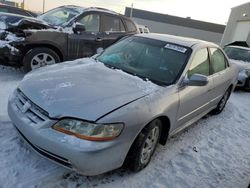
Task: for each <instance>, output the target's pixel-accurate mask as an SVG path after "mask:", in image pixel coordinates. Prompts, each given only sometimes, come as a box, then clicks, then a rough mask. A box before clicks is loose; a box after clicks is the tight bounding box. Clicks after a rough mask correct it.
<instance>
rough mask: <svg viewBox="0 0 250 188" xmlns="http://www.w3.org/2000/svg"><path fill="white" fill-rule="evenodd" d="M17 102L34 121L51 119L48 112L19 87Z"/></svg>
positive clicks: (18, 106) (22, 111) (39, 121)
mask: <svg viewBox="0 0 250 188" xmlns="http://www.w3.org/2000/svg"><path fill="white" fill-rule="evenodd" d="M15 104H16V107H17V108H18V109H19V110H20V112H21V113H23V114H25V116H26V117H27V118H28V119H29V120H30V121H31V122H32V123H35V124H38V123H41V122H44V121H46V120H47V119H49V114H48V112H46V111H44V110H43V109H41V108H40V107H38V106H37V105H35V104H34V103H33V102H32V101H31V100H29V99H28V98H27V97H26V96H25V95H24V94H23V93H22V92H21V91H20V90H19V89H18V90H17V94H16V98H15Z"/></svg>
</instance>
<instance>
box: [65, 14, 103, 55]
mask: <svg viewBox="0 0 250 188" xmlns="http://www.w3.org/2000/svg"><path fill="white" fill-rule="evenodd" d="M76 22H78V23H81V24H83V25H84V26H85V28H86V31H85V32H82V33H73V34H69V38H68V55H69V59H76V58H81V57H89V56H92V55H94V54H96V51H97V49H98V48H100V47H103V42H102V41H100V40H99V38H102V33H101V32H100V26H101V15H100V14H99V13H98V12H89V13H87V14H84V15H83V16H81V17H80V18H79V19H77V20H76Z"/></svg>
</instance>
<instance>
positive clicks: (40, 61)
mask: <svg viewBox="0 0 250 188" xmlns="http://www.w3.org/2000/svg"><path fill="white" fill-rule="evenodd" d="M58 62H60V58H59V56H58V54H57V53H56V52H55V51H53V50H51V49H50V48H45V47H41V48H40V47H39V48H34V49H32V50H30V51H29V52H28V53H27V54H26V55H25V56H24V60H23V65H24V70H25V71H26V72H29V71H31V70H34V69H38V68H40V67H44V66H47V65H52V64H55V63H58Z"/></svg>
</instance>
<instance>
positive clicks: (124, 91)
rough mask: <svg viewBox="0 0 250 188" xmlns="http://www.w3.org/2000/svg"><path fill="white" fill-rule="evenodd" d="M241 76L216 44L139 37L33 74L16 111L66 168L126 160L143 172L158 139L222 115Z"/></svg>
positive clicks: (35, 143)
mask: <svg viewBox="0 0 250 188" xmlns="http://www.w3.org/2000/svg"><path fill="white" fill-rule="evenodd" d="M237 74H238V73H237V70H236V68H235V67H234V66H233V65H230V64H229V63H228V59H227V57H226V56H225V54H224V52H223V51H222V50H221V49H220V47H218V46H217V45H215V44H212V43H208V42H204V41H199V40H195V39H187V38H181V37H174V36H169V35H157V34H145V35H135V36H132V37H128V38H125V39H123V40H121V41H119V42H118V43H116V44H114V45H112V46H111V47H109V48H107V49H106V50H105V51H104V52H102V53H101V54H99V55H95V56H94V57H92V58H85V59H79V60H76V61H73V62H65V63H61V64H58V65H52V66H47V67H44V68H41V69H38V70H35V71H33V72H31V73H30V74H28V75H27V76H26V77H25V78H24V80H23V81H22V82H21V83H20V85H19V86H18V88H17V89H16V90H15V92H14V93H13V94H12V95H11V96H10V98H9V103H8V112H9V116H10V118H11V120H12V122H13V125H14V126H15V127H16V129H17V131H18V132H19V133H20V135H21V136H22V138H23V139H24V140H26V141H27V143H28V144H29V145H30V146H31V147H32V148H33V149H34V150H35V151H37V152H38V153H40V154H41V155H42V156H44V157H46V158H48V159H50V160H52V161H54V162H56V163H58V164H61V165H63V166H64V167H67V168H70V169H73V170H77V171H79V172H80V173H82V174H84V175H97V174H101V173H104V172H107V171H110V170H113V169H116V168H119V167H121V166H123V165H126V166H127V167H129V168H130V169H131V170H133V171H139V170H141V169H143V168H145V167H146V166H147V165H148V163H149V162H150V160H151V157H152V155H153V153H154V151H155V149H156V146H157V144H158V143H160V144H163V145H164V144H165V143H166V141H167V138H168V137H169V136H171V135H173V134H175V133H177V132H179V131H181V130H183V129H184V128H186V127H187V126H189V125H191V124H192V123H194V122H195V121H197V120H198V119H200V118H202V117H203V116H204V115H206V114H207V113H212V114H219V113H220V112H221V111H222V110H223V108H224V107H225V105H226V102H227V100H228V98H229V96H230V93H231V92H232V90H233V89H234V87H235V84H236V82H237Z"/></svg>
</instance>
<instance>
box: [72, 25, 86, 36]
mask: <svg viewBox="0 0 250 188" xmlns="http://www.w3.org/2000/svg"><path fill="white" fill-rule="evenodd" d="M84 31H86V27H85V26H84V25H83V24H81V23H75V25H74V26H73V32H74V33H75V34H81V33H82V32H84Z"/></svg>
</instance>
